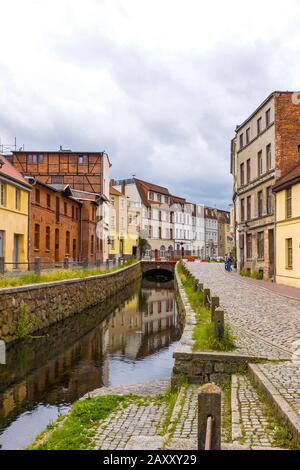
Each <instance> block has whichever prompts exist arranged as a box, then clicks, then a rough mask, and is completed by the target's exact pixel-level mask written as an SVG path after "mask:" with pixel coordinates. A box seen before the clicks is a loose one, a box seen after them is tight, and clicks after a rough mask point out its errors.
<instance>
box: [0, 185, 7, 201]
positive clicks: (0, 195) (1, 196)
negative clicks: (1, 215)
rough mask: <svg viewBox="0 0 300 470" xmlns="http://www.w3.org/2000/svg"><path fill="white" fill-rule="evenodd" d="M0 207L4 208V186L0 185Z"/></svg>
mask: <svg viewBox="0 0 300 470" xmlns="http://www.w3.org/2000/svg"><path fill="white" fill-rule="evenodd" d="M0 206H4V207H5V206H6V185H5V184H4V183H0Z"/></svg>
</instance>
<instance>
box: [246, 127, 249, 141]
mask: <svg viewBox="0 0 300 470" xmlns="http://www.w3.org/2000/svg"><path fill="white" fill-rule="evenodd" d="M249 142H250V127H248V129H247V130H246V144H249Z"/></svg>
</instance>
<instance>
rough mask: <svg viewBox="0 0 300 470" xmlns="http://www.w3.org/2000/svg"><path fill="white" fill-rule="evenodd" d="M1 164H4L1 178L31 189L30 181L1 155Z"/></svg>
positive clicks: (0, 171) (1, 169)
mask: <svg viewBox="0 0 300 470" xmlns="http://www.w3.org/2000/svg"><path fill="white" fill-rule="evenodd" d="M0 162H2V166H1V168H0V175H1V176H3V177H5V178H7V179H9V180H11V181H13V182H14V183H18V184H21V185H22V186H25V188H27V189H31V185H30V184H29V183H28V181H26V180H25V178H23V176H22V175H21V173H20V172H19V171H18V170H17V169H16V168H15V167H14V166H13V165H12V164H11V163H10V162H9V161H8V160H7V159H6V158H5V157H4V156H3V155H0Z"/></svg>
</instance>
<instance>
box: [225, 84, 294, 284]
mask: <svg viewBox="0 0 300 470" xmlns="http://www.w3.org/2000/svg"><path fill="white" fill-rule="evenodd" d="M299 103H300V100H299V99H298V94H297V93H292V92H279V91H278V92H277V91H276V92H273V93H271V94H270V95H269V96H268V97H267V99H266V100H265V101H264V102H263V103H262V104H260V106H259V107H258V108H257V109H256V110H255V111H254V112H253V113H252V114H251V115H250V116H249V117H248V118H247V119H246V120H245V121H244V122H243V123H242V124H241V125H239V126H237V128H236V130H235V137H234V139H233V140H232V142H231V174H232V175H233V203H234V214H235V222H236V248H237V260H238V269H239V271H241V270H248V271H259V272H261V273H262V274H263V276H264V278H265V279H268V278H270V277H273V276H274V221H275V217H274V212H275V207H274V196H273V194H272V187H273V186H274V183H275V180H276V179H278V178H280V177H283V176H284V175H285V174H286V173H287V172H288V171H289V170H290V169H291V168H292V167H293V166H295V165H296V164H297V163H298V162H300V152H299V150H300V146H299V144H300V131H299V129H300V104H299Z"/></svg>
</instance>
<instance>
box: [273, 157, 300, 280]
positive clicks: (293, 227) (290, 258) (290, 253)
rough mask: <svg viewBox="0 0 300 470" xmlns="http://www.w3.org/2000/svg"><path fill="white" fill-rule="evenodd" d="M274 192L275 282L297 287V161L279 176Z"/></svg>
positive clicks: (299, 236)
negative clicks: (285, 173)
mask: <svg viewBox="0 0 300 470" xmlns="http://www.w3.org/2000/svg"><path fill="white" fill-rule="evenodd" d="M273 192H274V193H275V195H276V282H278V283H280V284H285V285H287V286H293V287H299V288H300V164H298V165H297V166H296V167H295V168H294V169H293V170H292V171H290V172H289V173H288V174H287V175H285V176H284V177H282V178H280V179H279V180H278V181H277V182H276V184H275V186H274V188H273Z"/></svg>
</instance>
